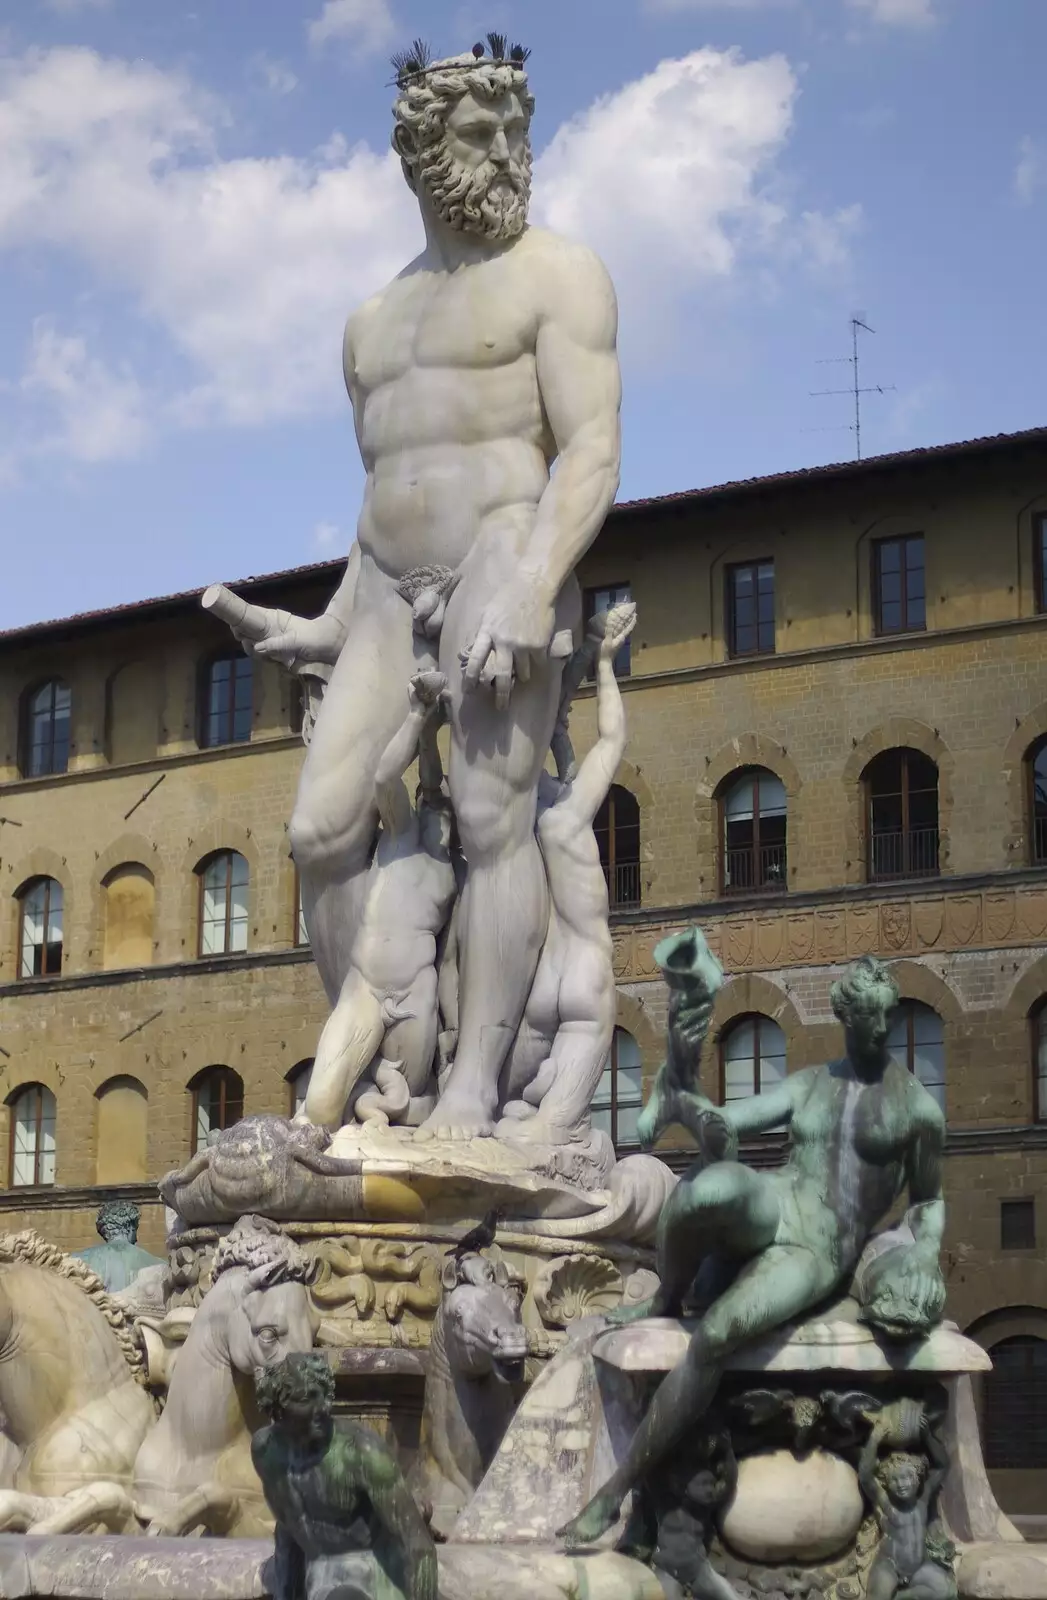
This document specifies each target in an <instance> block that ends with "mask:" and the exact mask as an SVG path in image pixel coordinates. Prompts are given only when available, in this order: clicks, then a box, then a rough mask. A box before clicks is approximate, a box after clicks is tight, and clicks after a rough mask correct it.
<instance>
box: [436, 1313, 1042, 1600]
mask: <svg viewBox="0 0 1047 1600" xmlns="http://www.w3.org/2000/svg"><path fill="white" fill-rule="evenodd" d="M689 1334H690V1327H689V1325H687V1324H685V1323H681V1322H677V1321H673V1320H669V1319H665V1320H661V1319H659V1320H654V1319H652V1320H649V1321H646V1322H640V1323H635V1324H633V1325H632V1326H631V1327H628V1328H621V1329H617V1328H608V1327H607V1325H606V1323H605V1322H604V1321H603V1319H599V1320H597V1319H593V1320H592V1321H590V1322H589V1323H587V1324H586V1325H585V1326H584V1327H582V1328H579V1329H578V1330H577V1332H576V1335H575V1337H574V1339H573V1340H572V1342H571V1343H570V1345H569V1346H567V1347H566V1348H565V1349H563V1350H562V1351H561V1352H560V1353H559V1354H558V1355H557V1356H556V1358H555V1359H554V1360H553V1361H552V1362H551V1363H550V1364H549V1366H548V1367H547V1368H546V1370H545V1371H544V1372H543V1373H542V1375H541V1376H540V1378H539V1379H538V1380H537V1382H536V1383H535V1384H534V1385H533V1386H532V1388H531V1390H530V1392H529V1393H528V1395H527V1396H526V1398H525V1399H524V1401H523V1403H522V1404H521V1406H520V1409H519V1411H518V1412H517V1414H516V1417H515V1418H514V1420H513V1422H512V1425H511V1426H510V1428H509V1430H508V1433H507V1434H506V1437H505V1439H504V1440H503V1443H502V1447H501V1449H500V1451H499V1453H498V1455H497V1456H496V1458H495V1460H494V1462H493V1463H492V1465H491V1467H490V1469H489V1471H488V1473H487V1476H486V1477H485V1479H484V1481H483V1482H482V1484H481V1485H480V1487H479V1489H478V1491H477V1493H476V1495H475V1496H474V1498H473V1500H472V1502H471V1503H470V1505H469V1506H468V1507H467V1508H466V1510H465V1511H464V1512H463V1514H462V1516H461V1517H460V1518H459V1519H458V1522H457V1523H456V1525H455V1528H454V1530H453V1533H452V1535H451V1540H452V1544H454V1543H472V1542H482V1543H484V1544H493V1543H502V1542H505V1543H509V1544H512V1545H514V1546H518V1545H528V1546H547V1545H551V1544H553V1543H554V1542H555V1531H556V1529H557V1528H558V1527H560V1526H562V1525H563V1523H565V1522H566V1521H567V1520H568V1519H569V1518H570V1517H572V1516H573V1515H574V1514H575V1513H576V1512H577V1511H578V1510H579V1509H580V1508H581V1506H582V1505H584V1504H585V1502H586V1501H587V1500H588V1499H589V1498H590V1496H591V1495H592V1494H593V1493H594V1492H595V1490H596V1489H598V1488H599V1487H600V1486H601V1484H602V1483H604V1482H605V1481H606V1479H607V1478H608V1476H609V1475H610V1473H611V1471H612V1470H613V1468H614V1466H615V1465H616V1463H617V1462H618V1461H619V1460H620V1459H621V1457H622V1455H623V1453H624V1451H625V1449H626V1448H627V1446H628V1443H629V1441H630V1439H631V1437H632V1434H633V1432H634V1430H635V1428H636V1426H637V1423H638V1421H639V1419H640V1416H641V1415H642V1411H643V1408H644V1407H645V1405H646V1403H647V1400H648V1398H649V1396H650V1393H651V1391H652V1389H653V1387H654V1386H655V1384H656V1383H657V1382H658V1381H659V1380H660V1379H661V1377H662V1376H663V1375H664V1373H665V1372H667V1371H668V1370H669V1369H670V1368H671V1367H673V1366H674V1365H675V1364H676V1362H677V1361H678V1359H679V1358H680V1357H681V1355H682V1354H683V1352H684V1351H685V1349H686V1346H687V1341H688V1338H689ZM988 1365H989V1362H988V1358H987V1357H986V1355H985V1353H984V1351H983V1350H981V1348H980V1347H979V1346H977V1345H975V1344H973V1343H972V1342H971V1341H970V1340H968V1339H965V1338H964V1337H963V1336H962V1335H961V1334H960V1333H959V1332H958V1331H957V1330H956V1329H955V1328H954V1327H952V1326H950V1325H945V1326H943V1327H941V1328H939V1329H937V1330H936V1331H935V1332H934V1333H933V1334H932V1335H931V1336H930V1337H929V1338H927V1339H922V1340H916V1341H913V1342H912V1343H909V1344H900V1345H899V1344H893V1343H890V1342H888V1341H886V1340H883V1339H880V1338H878V1337H877V1336H875V1335H874V1334H873V1333H872V1332H871V1331H870V1330H869V1329H868V1328H866V1327H865V1326H863V1325H862V1324H860V1323H859V1322H858V1321H857V1307H856V1305H855V1303H854V1302H853V1301H850V1300H844V1301H842V1302H840V1303H839V1304H837V1305H835V1306H833V1307H832V1308H831V1309H829V1310H827V1311H826V1312H825V1313H823V1314H822V1315H821V1316H819V1317H815V1318H812V1319H809V1320H808V1321H806V1322H804V1323H801V1324H799V1325H797V1326H795V1327H792V1328H788V1329H785V1330H782V1331H781V1332H780V1333H778V1334H776V1335H774V1336H772V1337H769V1338H767V1339H764V1340H761V1341H757V1342H754V1343H753V1344H751V1345H749V1346H747V1347H744V1348H743V1349H742V1350H740V1351H738V1352H737V1353H736V1355H735V1356H734V1357H733V1358H732V1359H731V1361H730V1363H729V1365H728V1369H727V1371H726V1373H725V1376H724V1379H723V1381H722V1384H721V1389H720V1393H719V1395H718V1397H717V1400H716V1402H715V1405H714V1411H715V1415H713V1413H710V1417H709V1423H710V1425H712V1426H715V1427H726V1428H727V1429H728V1430H729V1431H730V1433H731V1436H732V1440H733V1443H734V1445H735V1449H736V1452H737V1454H738V1457H739V1463H740V1464H739V1479H738V1487H737V1491H736V1493H735V1496H734V1498H733V1500H732V1502H731V1503H730V1505H729V1507H728V1508H727V1510H726V1512H725V1513H724V1514H723V1515H722V1516H721V1518H720V1522H719V1533H718V1538H717V1540H716V1543H715V1545H714V1547H713V1556H714V1563H715V1564H716V1565H717V1566H718V1567H719V1569H720V1570H721V1571H723V1572H724V1573H725V1575H726V1576H727V1577H728V1578H729V1579H730V1580H731V1581H732V1583H733V1584H734V1586H735V1587H736V1589H737V1590H738V1592H739V1593H742V1594H744V1593H746V1592H749V1593H771V1594H773V1593H777V1592H779V1591H782V1592H787V1593H789V1594H790V1595H796V1596H802V1595H811V1596H813V1595H839V1596H841V1597H844V1596H852V1597H857V1596H861V1595H862V1594H863V1593H864V1578H865V1574H866V1573H867V1571H868V1568H869V1565H870V1564H871V1560H872V1556H873V1554H874V1553H875V1548H876V1542H877V1531H876V1527H875V1524H874V1522H873V1521H872V1519H871V1518H870V1517H869V1516H868V1514H867V1508H866V1507H865V1504H864V1501H863V1497H862V1494H861V1491H860V1488H859V1486H858V1480H857V1474H856V1471H855V1464H856V1458H857V1453H858V1438H859V1435H860V1437H862V1438H864V1437H865V1436H866V1434H867V1424H864V1423H863V1424H861V1427H860V1429H859V1427H858V1422H857V1419H858V1416H859V1414H860V1413H859V1412H858V1410H857V1406H858V1403H859V1402H858V1401H857V1400H856V1399H854V1398H853V1397H855V1396H861V1395H865V1396H867V1397H871V1398H872V1399H873V1401H874V1402H875V1404H876V1405H886V1404H890V1403H891V1402H893V1401H898V1400H905V1399H908V1400H911V1401H913V1402H923V1403H925V1404H928V1405H931V1404H937V1405H938V1406H939V1407H940V1408H942V1407H944V1404H945V1399H946V1394H948V1396H949V1401H948V1419H947V1422H946V1439H947V1442H948V1448H949V1451H950V1455H951V1458H952V1467H951V1470H950V1478H949V1480H948V1482H947V1485H946V1489H945V1492H944V1494H943V1500H942V1511H943V1515H944V1517H945V1519H946V1521H947V1523H948V1524H949V1526H950V1529H951V1531H952V1532H953V1534H954V1536H955V1537H956V1538H957V1539H967V1540H971V1541H972V1543H971V1545H970V1546H969V1547H967V1548H963V1549H962V1550H961V1554H960V1560H959V1567H958V1576H959V1578H960V1583H961V1593H965V1592H969V1593H971V1594H978V1595H979V1596H980V1597H982V1600H1002V1593H1001V1595H1000V1596H999V1597H998V1596H997V1595H996V1594H995V1593H994V1594H991V1595H990V1592H989V1591H990V1590H991V1589H992V1584H993V1582H994V1579H993V1577H992V1574H993V1573H995V1572H998V1571H1005V1572H1006V1571H1008V1570H1010V1571H1012V1572H1013V1573H1014V1574H1015V1576H1014V1578H1013V1582H1014V1583H1015V1584H1016V1585H1017V1587H1015V1588H1011V1589H1007V1590H1006V1592H1008V1593H1011V1594H1018V1593H1020V1592H1024V1591H1025V1590H1026V1589H1028V1588H1029V1586H1030V1585H1033V1586H1035V1584H1036V1583H1040V1582H1041V1581H1042V1579H1043V1578H1045V1577H1047V1552H1045V1553H1044V1557H1043V1558H1042V1559H1041V1558H1040V1556H1039V1555H1038V1554H1037V1551H1036V1549H1035V1547H1031V1546H1027V1545H1023V1544H1022V1543H1021V1542H1020V1540H1018V1536H1017V1534H1016V1533H1015V1530H1014V1529H1013V1528H1012V1527H1011V1526H1010V1524H1009V1523H1008V1522H1007V1519H1006V1518H1005V1517H1003V1516H1002V1513H1000V1511H999V1509H998V1507H996V1505H995V1501H994V1500H993V1498H992V1495H991V1491H990V1490H989V1487H988V1483H987V1481H986V1479H985V1474H984V1468H983V1466H982V1462H981V1452H980V1448H979V1445H978V1435H977V1427H976V1424H975V1422H974V1415H973V1402H972V1400H971V1395H970V1380H971V1375H972V1374H973V1373H976V1372H979V1371H984V1370H985V1369H986V1368H987V1367H988ZM916 1414H917V1415H918V1412H917V1413H916ZM849 1419H850V1421H849ZM852 1424H853V1425H854V1426H853V1427H852V1426H851V1425H852ZM912 1442H913V1443H915V1440H914V1441H912ZM681 1449H686V1443H685V1444H684V1445H683V1446H681ZM622 1527H623V1524H622V1523H620V1524H619V1525H618V1527H617V1528H615V1529H612V1530H611V1531H610V1533H609V1534H607V1535H606V1536H605V1538H604V1540H602V1541H601V1546H603V1547H607V1548H610V1547H611V1546H613V1544H614V1542H615V1540H616V1539H617V1538H618V1537H619V1536H620V1535H621V1532H622ZM975 1540H980V1541H982V1542H981V1543H978V1544H975V1543H974V1542H973V1541H975ZM1015 1541H1017V1542H1015ZM989 1551H992V1552H994V1554H992V1555H991V1556H990V1555H989V1554H988V1553H987V1552H989ZM1008 1552H1009V1553H1010V1560H1011V1563H1012V1565H1011V1567H1008V1566H1007V1558H1008ZM1019 1552H1021V1554H1022V1558H1023V1564H1022V1567H1021V1570H1022V1573H1023V1574H1024V1576H1022V1577H1020V1578H1019V1577H1018V1576H1017V1568H1015V1567H1014V1566H1013V1561H1014V1559H1016V1558H1017V1556H1018V1553H1019ZM1001 1562H1003V1565H1002V1567H1001V1565H1000V1563H1001ZM1026 1568H1027V1569H1028V1570H1027V1571H1026ZM1008 1582H1011V1580H1004V1583H1005V1589H1006V1584H1007V1583H1008ZM987 1586H988V1587H987Z"/></svg>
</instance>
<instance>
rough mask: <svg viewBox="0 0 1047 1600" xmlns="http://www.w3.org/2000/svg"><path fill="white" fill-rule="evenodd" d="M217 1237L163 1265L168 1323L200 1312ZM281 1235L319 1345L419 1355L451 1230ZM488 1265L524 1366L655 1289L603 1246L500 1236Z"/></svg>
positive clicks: (335, 1226) (190, 1233)
mask: <svg viewBox="0 0 1047 1600" xmlns="http://www.w3.org/2000/svg"><path fill="white" fill-rule="evenodd" d="M223 1231H224V1230H223V1229H221V1228H212V1227H199V1228H192V1229H189V1230H187V1231H186V1232H184V1233H182V1234H181V1235H179V1238H178V1244H177V1249H176V1250H174V1251H172V1254H171V1258H170V1259H171V1261H172V1263H175V1262H176V1263H177V1274H176V1275H175V1281H176V1282H177V1284H178V1285H180V1288H179V1290H178V1291H177V1292H176V1294H175V1296H174V1297H173V1298H172V1300H171V1302H170V1303H169V1307H168V1311H169V1316H168V1321H169V1322H170V1321H171V1316H170V1313H171V1311H173V1310H174V1309H175V1308H176V1307H179V1308H181V1310H180V1312H179V1313H178V1314H179V1316H180V1317H181V1318H182V1319H185V1318H186V1317H191V1314H192V1311H193V1310H194V1309H195V1308H196V1307H197V1306H199V1303H200V1299H201V1297H202V1294H203V1293H204V1292H206V1289H207V1287H208V1286H209V1284H210V1279H211V1263H212V1260H213V1257H214V1252H215V1246H216V1243H217V1240H218V1238H219V1236H220V1234H221V1233H222V1232H223ZM282 1231H283V1232H284V1233H286V1234H288V1235H290V1236H291V1237H292V1238H294V1239H295V1240H296V1241H297V1243H298V1244H299V1245H300V1246H301V1247H302V1249H303V1250H304V1251H305V1252H306V1253H307V1254H308V1255H309V1256H310V1257H311V1258H312V1260H313V1262H314V1267H313V1272H312V1275H311V1280H310V1291H309V1292H310V1296H311V1300H312V1305H313V1309H314V1312H315V1313H316V1316H317V1318H318V1321H319V1330H318V1333H317V1343H318V1344H320V1345H321V1346H326V1347H328V1348H331V1349H342V1350H365V1349H370V1350H382V1349H393V1350H419V1351H424V1350H426V1349H427V1348H428V1345H429V1339H430V1334H431V1331H432V1325H433V1320H434V1318H435V1316H436V1314H437V1311H438V1310H439V1306H440V1297H441V1275H442V1273H443V1271H444V1268H445V1263H446V1262H447V1261H448V1259H449V1258H450V1257H451V1256H452V1255H453V1252H454V1247H455V1244H456V1243H457V1240H458V1238H459V1237H460V1235H461V1231H462V1230H461V1229H460V1228H457V1227H440V1226H429V1225H426V1224H421V1223H417V1224H404V1225H403V1226H394V1225H385V1226H383V1225H375V1224H370V1225H368V1224H366V1223H321V1222H316V1223H294V1222H288V1223H284V1224H282ZM488 1255H489V1256H490V1258H491V1260H492V1262H495V1263H496V1264H497V1266H498V1270H499V1271H500V1272H502V1271H503V1269H504V1275H505V1277H506V1279H507V1281H508V1282H510V1283H515V1284H516V1285H517V1288H518V1292H519V1295H520V1300H521V1314H522V1318H523V1324H524V1329H525V1332H526V1335H527V1354H528V1358H529V1360H530V1361H531V1362H532V1363H534V1362H538V1363H542V1362H544V1361H545V1360H547V1359H548V1357H549V1356H551V1355H552V1354H553V1353H554V1351H555V1350H557V1349H558V1348H559V1346H560V1344H561V1343H562V1342H563V1341H564V1340H565V1339H566V1337H567V1332H566V1330H567V1329H568V1328H569V1326H570V1324H571V1323H573V1322H575V1321H577V1320H578V1319H579V1318H581V1317H584V1316H590V1315H592V1314H594V1313H596V1312H604V1311H609V1310H611V1309H612V1308H613V1307H614V1306H616V1305H618V1304H619V1303H620V1302H621V1300H622V1299H623V1296H625V1297H626V1298H628V1299H630V1300H632V1299H643V1298H646V1296H647V1295H649V1294H650V1293H651V1292H652V1290H653V1288H654V1286H655V1284H656V1282H657V1280H656V1279H655V1277H654V1274H653V1272H652V1271H651V1267H652V1262H653V1252H652V1251H650V1250H645V1249H643V1248H641V1247H637V1246H631V1245H621V1244H618V1243H616V1242H611V1241H604V1240H601V1241H600V1243H599V1245H594V1244H589V1243H587V1242H586V1241H584V1240H576V1239H572V1238H571V1237H570V1235H569V1233H568V1234H567V1235H566V1236H565V1237H562V1238H558V1237H556V1236H555V1235H553V1236H545V1235H542V1236H536V1235H530V1234H527V1233H518V1232H515V1231H514V1230H513V1229H512V1227H511V1225H510V1226H508V1227H504V1228H503V1227H499V1229H498V1234H497V1238H496V1240H495V1242H494V1244H492V1245H491V1247H490V1249H489V1251H488ZM627 1285H630V1286H631V1289H630V1292H629V1293H628V1294H627V1290H626V1286H627ZM169 1332H170V1337H169V1338H168V1340H167V1341H166V1342H167V1343H170V1344H171V1345H172V1349H171V1350H165V1351H164V1352H163V1353H161V1351H160V1348H159V1344H158V1346H157V1349H156V1350H155V1351H154V1352H153V1366H154V1368H155V1375H156V1378H157V1380H158V1381H160V1382H161V1383H162V1381H163V1380H162V1374H163V1372H164V1371H165V1370H166V1367H167V1365H168V1364H170V1362H171V1361H172V1359H173V1358H174V1356H175V1355H176V1353H177V1346H178V1345H180V1344H181V1342H182V1341H183V1340H184V1338H185V1334H186V1329H185V1327H183V1326H182V1324H181V1323H179V1325H178V1327H177V1329H174V1328H173V1327H172V1329H171V1330H169ZM154 1342H155V1341H154ZM161 1342H163V1341H161ZM531 1375H533V1371H532V1374H531Z"/></svg>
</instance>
